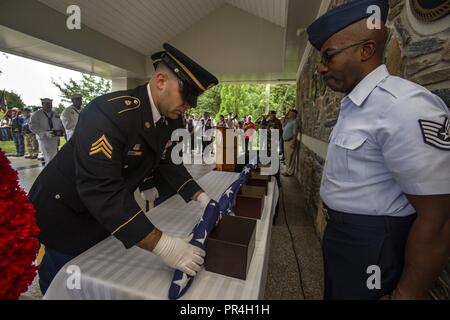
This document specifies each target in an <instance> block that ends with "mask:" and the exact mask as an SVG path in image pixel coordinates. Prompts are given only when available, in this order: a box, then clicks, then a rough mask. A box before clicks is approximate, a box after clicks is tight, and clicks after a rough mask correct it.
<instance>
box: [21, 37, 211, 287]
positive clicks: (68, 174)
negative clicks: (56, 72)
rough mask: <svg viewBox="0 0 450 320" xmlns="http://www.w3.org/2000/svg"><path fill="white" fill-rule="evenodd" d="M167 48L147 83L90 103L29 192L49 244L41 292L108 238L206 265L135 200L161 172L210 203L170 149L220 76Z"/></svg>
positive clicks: (185, 266)
mask: <svg viewBox="0 0 450 320" xmlns="http://www.w3.org/2000/svg"><path fill="white" fill-rule="evenodd" d="M163 48H164V51H161V52H158V53H156V54H154V55H153V56H152V60H153V62H154V66H155V69H156V72H155V74H154V76H153V77H152V79H151V80H150V81H149V83H148V84H146V85H143V86H139V87H137V88H135V89H133V90H127V91H119V92H113V93H109V94H106V95H103V96H100V97H98V98H96V99H94V100H93V101H92V102H90V103H89V104H88V105H87V106H86V108H85V109H84V110H83V112H82V113H80V117H79V120H78V124H77V129H76V131H75V133H74V135H73V136H72V139H70V140H69V141H68V142H67V143H66V144H65V145H64V147H63V148H62V149H61V151H60V153H59V154H58V155H57V157H56V158H55V159H54V161H52V162H51V163H50V164H49V165H48V166H47V167H46V168H45V169H44V170H43V172H42V173H41V174H40V176H39V177H38V178H37V180H36V181H35V183H34V185H33V187H32V189H31V191H30V193H29V198H30V200H31V201H32V203H33V204H34V206H35V208H36V214H37V223H38V226H39V228H40V234H39V240H40V241H41V243H43V244H44V245H45V248H46V252H45V255H44V258H43V261H42V264H41V267H40V270H39V275H40V286H41V290H42V291H43V292H45V291H46V290H47V288H48V286H49V284H50V282H51V281H52V279H53V278H54V277H55V275H56V273H57V272H58V270H59V269H60V268H61V267H62V266H63V265H64V264H65V263H66V262H68V261H69V260H71V259H72V258H74V257H75V256H77V255H79V254H80V253H82V252H83V251H85V250H86V249H88V248H90V247H92V246H93V245H95V244H96V243H98V242H100V241H102V240H103V239H105V238H107V237H109V236H110V235H113V236H115V237H116V238H117V239H118V240H120V241H121V242H122V243H123V245H124V246H125V247H126V248H130V247H132V246H134V245H138V246H139V247H140V248H143V249H146V250H148V251H151V252H153V253H154V254H156V255H158V256H159V257H160V258H161V259H162V260H163V261H164V263H166V264H167V265H168V266H171V267H173V268H175V269H178V270H181V271H183V272H185V273H187V274H189V275H195V274H196V272H198V271H199V270H200V268H201V265H202V264H203V257H204V255H205V252H204V251H203V250H201V249H199V248H197V247H195V246H192V245H191V244H189V242H188V239H180V238H174V237H171V236H169V235H167V234H166V233H162V232H161V231H160V230H158V229H157V228H156V227H155V226H154V225H153V224H152V222H151V221H150V220H149V219H148V218H147V217H146V215H145V214H144V212H143V210H142V209H141V208H140V207H139V205H138V204H137V202H136V200H135V198H134V197H133V193H134V191H135V190H136V189H137V188H138V187H139V188H140V190H149V189H152V188H153V187H154V182H153V173H154V171H155V170H156V171H157V172H158V174H159V175H160V176H161V177H163V178H164V180H165V181H167V182H168V183H169V184H170V185H171V188H172V189H173V190H176V191H177V192H178V193H179V194H180V195H181V197H183V199H184V200H185V201H186V202H188V201H190V200H197V201H199V202H200V205H201V207H203V208H205V207H206V205H207V204H208V202H209V200H210V199H209V197H208V196H207V195H206V193H205V192H203V191H202V189H201V188H200V187H199V185H198V184H197V183H196V182H195V181H194V179H193V178H192V177H191V175H190V174H189V173H188V171H187V170H186V168H185V167H184V166H183V165H174V164H173V163H172V162H171V159H170V158H171V157H170V152H171V150H169V149H170V148H168V147H170V146H171V145H172V144H171V134H172V131H173V130H175V129H177V128H179V127H180V123H181V122H180V121H179V117H180V116H182V113H183V112H184V111H186V109H187V108H188V107H195V106H196V104H197V97H198V96H199V95H200V94H202V93H203V92H204V91H205V90H206V89H208V88H210V87H212V86H214V85H216V84H217V83H218V80H217V79H216V77H214V76H213V75H212V74H211V73H209V72H208V71H206V70H205V69H203V68H202V67H201V66H200V65H198V64H197V63H196V62H194V61H193V60H191V59H190V58H189V57H187V56H186V55H184V54H183V53H182V52H180V51H179V50H177V49H176V48H174V47H172V46H171V45H169V44H164V45H163ZM152 196H154V193H152Z"/></svg>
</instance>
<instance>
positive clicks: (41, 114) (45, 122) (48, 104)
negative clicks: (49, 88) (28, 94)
mask: <svg viewBox="0 0 450 320" xmlns="http://www.w3.org/2000/svg"><path fill="white" fill-rule="evenodd" d="M41 103H42V108H41V109H39V110H38V111H36V112H34V113H33V114H32V115H31V120H30V130H31V132H33V133H34V134H36V136H37V139H38V141H39V147H40V148H41V151H42V153H43V155H44V163H45V165H48V163H49V162H50V161H51V160H52V159H53V158H54V157H55V156H56V154H57V153H58V141H59V137H60V136H61V134H60V133H63V130H64V127H63V125H62V122H61V119H60V118H59V117H58V116H57V115H56V114H55V112H54V111H52V108H53V105H52V103H53V100H52V99H48V98H43V99H41Z"/></svg>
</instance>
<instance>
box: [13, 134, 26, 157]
mask: <svg viewBox="0 0 450 320" xmlns="http://www.w3.org/2000/svg"><path fill="white" fill-rule="evenodd" d="M12 137H13V140H14V144H15V145H16V154H17V155H19V156H23V155H24V154H25V142H24V140H23V135H22V133H20V132H13V133H12Z"/></svg>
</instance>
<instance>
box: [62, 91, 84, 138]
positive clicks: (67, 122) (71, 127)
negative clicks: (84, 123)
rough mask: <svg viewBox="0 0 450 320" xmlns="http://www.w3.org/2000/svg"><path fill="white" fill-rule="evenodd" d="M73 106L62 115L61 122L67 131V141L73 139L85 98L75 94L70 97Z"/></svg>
mask: <svg viewBox="0 0 450 320" xmlns="http://www.w3.org/2000/svg"><path fill="white" fill-rule="evenodd" d="M70 99H71V100H72V105H71V106H69V107H67V108H66V109H64V111H63V112H62V113H61V121H62V124H63V126H64V129H65V130H66V136H67V141H69V140H70V138H72V135H73V132H74V131H75V127H76V125H77V122H78V116H79V114H80V112H81V106H82V104H83V100H82V99H83V97H82V95H81V94H74V95H72V96H71V97H70Z"/></svg>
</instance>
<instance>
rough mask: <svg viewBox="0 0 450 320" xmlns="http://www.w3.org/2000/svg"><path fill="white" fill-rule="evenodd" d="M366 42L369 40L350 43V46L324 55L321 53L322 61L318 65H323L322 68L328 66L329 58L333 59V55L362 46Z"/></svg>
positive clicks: (329, 51)
mask: <svg viewBox="0 0 450 320" xmlns="http://www.w3.org/2000/svg"><path fill="white" fill-rule="evenodd" d="M367 41H369V40H361V41H358V42H356V43H352V44H350V45H348V46H346V47H343V48H339V49H332V50H327V51H325V52H324V53H322V59H321V60H320V63H321V64H323V65H324V66H328V64H329V63H330V61H331V58H333V57H334V56H335V55H338V54H339V53H341V52H343V51H344V50H347V49H349V48H352V47H356V46H359V45H361V44H363V43H364V42H367Z"/></svg>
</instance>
